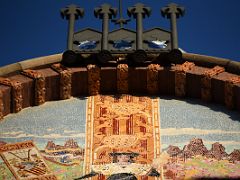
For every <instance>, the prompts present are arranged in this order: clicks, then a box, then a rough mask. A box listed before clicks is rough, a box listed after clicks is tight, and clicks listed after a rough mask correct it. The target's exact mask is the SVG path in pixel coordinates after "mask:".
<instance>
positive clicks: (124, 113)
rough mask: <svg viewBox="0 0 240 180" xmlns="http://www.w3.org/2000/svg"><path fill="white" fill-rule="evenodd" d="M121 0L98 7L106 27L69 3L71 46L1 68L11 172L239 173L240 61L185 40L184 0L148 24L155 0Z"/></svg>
mask: <svg viewBox="0 0 240 180" xmlns="http://www.w3.org/2000/svg"><path fill="white" fill-rule="evenodd" d="M119 2H120V3H119V8H118V9H117V8H114V7H111V5H108V4H103V5H102V6H100V7H97V8H95V9H94V15H95V17H96V18H99V19H100V20H101V21H102V31H101V32H100V31H97V30H95V29H91V28H86V29H81V30H79V31H77V32H74V24H75V20H76V19H78V18H79V17H83V16H84V9H83V8H80V7H78V6H76V5H70V6H68V7H66V8H63V9H62V10H61V15H62V17H63V18H64V19H66V20H67V21H68V25H69V27H68V42H67V50H66V51H65V52H64V53H63V54H55V55H51V56H45V57H40V58H35V59H30V60H26V61H22V62H18V63H15V64H11V65H7V66H4V67H1V68H0V179H2V180H11V179H17V180H25V179H26V180H33V179H34V180H36V179H39V180H47V179H48V180H49V179H51V180H53V179H67V180H68V179H69V180H71V179H92V180H118V179H128V180H134V179H139V180H157V179H159V180H160V179H161V180H163V179H209V178H213V179H239V178H240V113H239V112H240V63H239V62H236V61H232V60H228V59H223V58H218V57H210V56H205V55H199V54H191V53H187V52H185V51H183V50H182V49H181V48H179V47H178V34H177V19H178V18H180V17H182V16H183V15H184V12H185V10H184V8H183V7H181V6H179V5H177V4H174V3H171V4H169V5H167V6H166V7H163V8H162V9H161V13H162V16H163V17H166V18H167V19H169V20H170V24H171V29H170V31H168V30H164V29H162V28H160V27H158V28H152V29H149V30H146V31H144V30H143V23H142V19H143V18H151V17H150V15H151V8H150V7H147V5H144V4H141V3H138V4H135V5H134V6H132V7H129V8H128V9H127V14H128V16H129V18H130V19H125V18H124V17H123V13H122V12H123V10H122V7H121V1H119ZM117 12H119V13H118V14H119V16H117ZM130 20H132V21H136V29H135V30H130V29H127V28H124V24H126V23H128V21H130ZM110 22H114V23H116V24H117V25H119V26H120V27H119V29H117V30H114V31H109V27H108V26H109V23H110Z"/></svg>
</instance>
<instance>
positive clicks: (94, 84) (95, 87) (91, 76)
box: [87, 64, 101, 96]
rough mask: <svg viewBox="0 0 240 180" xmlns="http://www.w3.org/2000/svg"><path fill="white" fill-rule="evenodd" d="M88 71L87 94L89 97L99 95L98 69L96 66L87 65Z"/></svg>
mask: <svg viewBox="0 0 240 180" xmlns="http://www.w3.org/2000/svg"><path fill="white" fill-rule="evenodd" d="M87 70H88V93H89V95H93V96H94V95H98V94H99V93H100V79H101V77H100V71H101V70H100V68H99V67H98V66H96V65H93V64H89V65H88V66H87Z"/></svg>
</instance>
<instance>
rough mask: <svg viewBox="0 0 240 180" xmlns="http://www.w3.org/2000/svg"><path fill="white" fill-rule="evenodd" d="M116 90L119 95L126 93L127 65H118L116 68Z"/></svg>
mask: <svg viewBox="0 0 240 180" xmlns="http://www.w3.org/2000/svg"><path fill="white" fill-rule="evenodd" d="M117 90H118V93H120V94H127V93H128V65H127V64H119V65H118V66H117Z"/></svg>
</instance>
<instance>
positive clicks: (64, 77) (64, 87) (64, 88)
mask: <svg viewBox="0 0 240 180" xmlns="http://www.w3.org/2000/svg"><path fill="white" fill-rule="evenodd" d="M51 67H52V69H53V70H54V71H56V72H57V73H59V74H60V99H69V98H70V97H71V92H72V74H71V72H70V70H69V69H68V68H66V67H64V66H62V65H61V64H60V63H58V64H53V65H52V66H51Z"/></svg>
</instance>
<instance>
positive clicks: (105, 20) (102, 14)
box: [94, 4, 117, 50]
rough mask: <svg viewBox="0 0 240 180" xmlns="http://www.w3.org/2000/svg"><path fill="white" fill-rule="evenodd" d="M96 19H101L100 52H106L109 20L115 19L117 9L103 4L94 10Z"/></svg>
mask: <svg viewBox="0 0 240 180" xmlns="http://www.w3.org/2000/svg"><path fill="white" fill-rule="evenodd" d="M94 15H95V17H96V18H99V19H102V50H108V29H109V27H108V26H109V19H112V17H116V15H117V9H116V8H112V7H111V6H110V5H109V4H103V5H101V6H100V7H98V8H95V9H94Z"/></svg>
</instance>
